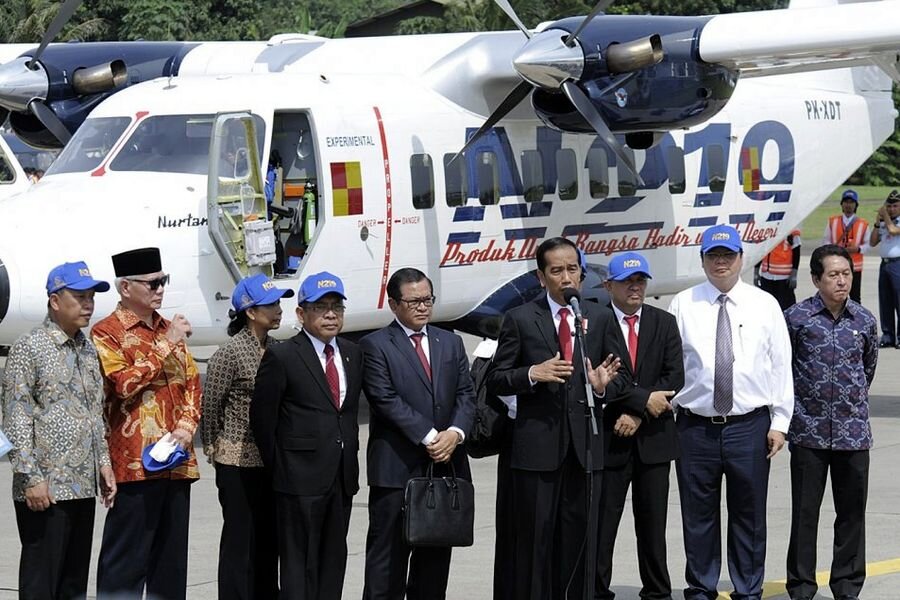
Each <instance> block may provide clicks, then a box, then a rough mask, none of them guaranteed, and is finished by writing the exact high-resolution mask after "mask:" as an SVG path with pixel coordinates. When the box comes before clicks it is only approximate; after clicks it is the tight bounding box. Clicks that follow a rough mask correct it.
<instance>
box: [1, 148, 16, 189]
mask: <svg viewBox="0 0 900 600" xmlns="http://www.w3.org/2000/svg"><path fill="white" fill-rule="evenodd" d="M15 180H16V172H15V171H13V168H12V166H11V165H10V164H9V160H8V159H7V158H6V155H5V154H4V153H3V151H2V150H0V184H3V183H12V182H13V181H15Z"/></svg>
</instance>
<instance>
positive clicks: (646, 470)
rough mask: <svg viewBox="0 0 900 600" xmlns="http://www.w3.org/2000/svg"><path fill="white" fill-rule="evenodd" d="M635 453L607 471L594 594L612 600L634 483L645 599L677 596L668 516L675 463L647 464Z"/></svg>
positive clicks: (603, 489)
mask: <svg viewBox="0 0 900 600" xmlns="http://www.w3.org/2000/svg"><path fill="white" fill-rule="evenodd" d="M636 454H637V453H636V452H635V451H633V452H632V456H631V458H630V459H629V460H628V462H627V463H626V464H625V465H624V466H623V467H621V468H618V469H606V470H605V471H603V486H602V488H601V492H600V524H599V530H598V534H597V582H596V590H595V592H594V594H595V596H594V597H595V598H602V599H604V600H611V599H612V598H614V597H615V594H613V593H612V592H611V591H610V589H609V586H610V582H611V580H612V563H613V553H614V550H615V545H616V532H617V531H618V529H619V522H620V521H621V520H622V512H623V511H624V509H625V497H626V495H627V494H628V486H629V485H631V487H632V490H631V508H632V512H633V513H634V533H635V535H636V536H637V553H638V570H639V572H640V574H641V583H642V588H641V592H640V597H641V598H648V599H651V598H652V599H653V600H669V599H671V598H672V582H671V580H670V579H669V568H668V565H667V563H666V518H667V512H668V501H669V471H670V470H671V463H669V462H664V463H658V464H652V465H648V464H644V463H643V462H641V460H640V458H639V457H638V456H637V455H636Z"/></svg>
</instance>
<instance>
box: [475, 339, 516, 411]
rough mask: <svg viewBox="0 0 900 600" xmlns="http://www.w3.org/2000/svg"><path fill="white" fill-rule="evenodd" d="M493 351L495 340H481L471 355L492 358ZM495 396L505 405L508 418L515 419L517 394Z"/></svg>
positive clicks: (495, 345) (495, 346)
mask: <svg viewBox="0 0 900 600" xmlns="http://www.w3.org/2000/svg"><path fill="white" fill-rule="evenodd" d="M495 352H497V340H481V342H479V343H478V347H476V348H475V352H473V353H472V356H474V357H475V358H487V359H493V358H494V353H495ZM475 393H478V390H476V391H475ZM497 398H499V399H500V402H502V403H503V404H505V405H506V409H507V413H506V416H507V417H509V418H510V419H515V418H516V407H517V406H518V396H515V395H513V396H497Z"/></svg>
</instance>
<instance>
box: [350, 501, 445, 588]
mask: <svg viewBox="0 0 900 600" xmlns="http://www.w3.org/2000/svg"><path fill="white" fill-rule="evenodd" d="M402 509H403V490H402V489H398V488H385V487H370V488H369V531H368V534H367V535H366V574H365V587H364V588H363V600H403V598H404V594H405V597H406V598H407V600H443V599H444V598H446V597H447V579H448V577H449V576H450V556H451V548H449V547H448V548H422V547H416V548H413V547H410V546H409V545H408V544H407V543H406V541H405V540H404V539H403V511H402Z"/></svg>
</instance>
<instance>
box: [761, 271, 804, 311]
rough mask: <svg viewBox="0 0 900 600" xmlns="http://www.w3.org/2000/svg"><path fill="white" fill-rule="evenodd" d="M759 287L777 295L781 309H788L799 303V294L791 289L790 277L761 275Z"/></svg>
mask: <svg viewBox="0 0 900 600" xmlns="http://www.w3.org/2000/svg"><path fill="white" fill-rule="evenodd" d="M759 287H760V288H762V289H763V290H765V291H767V292H769V293H770V294H772V295H773V296H775V299H776V300H778V306H780V307H781V310H787V309H788V308H790V307H791V306H793V305H795V304H797V295H796V294H795V293H794V290H793V289H791V285H790V280H789V279H766V278H765V277H762V276H760V278H759Z"/></svg>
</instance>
